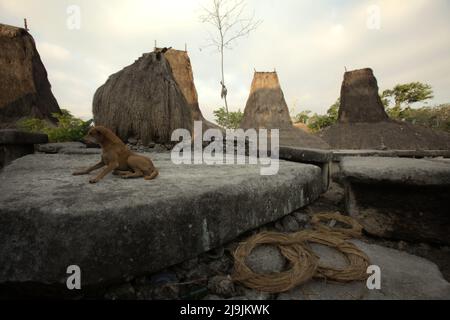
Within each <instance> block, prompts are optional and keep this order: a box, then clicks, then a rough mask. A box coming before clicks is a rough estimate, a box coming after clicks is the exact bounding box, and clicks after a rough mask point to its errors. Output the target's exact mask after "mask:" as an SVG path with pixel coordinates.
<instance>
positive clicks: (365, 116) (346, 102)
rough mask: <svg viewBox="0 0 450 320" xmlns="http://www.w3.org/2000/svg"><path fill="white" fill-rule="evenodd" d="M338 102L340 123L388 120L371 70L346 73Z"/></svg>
mask: <svg viewBox="0 0 450 320" xmlns="http://www.w3.org/2000/svg"><path fill="white" fill-rule="evenodd" d="M340 101H341V104H340V107H339V122H341V123H354V122H379V121H384V120H387V119H389V117H388V115H387V113H386V111H385V110H384V106H383V103H382V102H381V98H380V95H379V94H378V83H377V79H376V78H375V77H374V75H373V71H372V69H368V68H367V69H361V70H355V71H351V72H346V73H345V74H344V81H343V82H342V87H341V99H340Z"/></svg>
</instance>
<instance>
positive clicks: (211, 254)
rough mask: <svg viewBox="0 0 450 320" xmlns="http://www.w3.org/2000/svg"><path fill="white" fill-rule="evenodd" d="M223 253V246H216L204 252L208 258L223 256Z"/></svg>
mask: <svg viewBox="0 0 450 320" xmlns="http://www.w3.org/2000/svg"><path fill="white" fill-rule="evenodd" d="M224 253H225V249H224V247H218V248H215V249H212V250H210V251H208V252H207V253H206V256H207V257H208V258H210V259H214V260H215V259H220V258H221V257H223V254H224Z"/></svg>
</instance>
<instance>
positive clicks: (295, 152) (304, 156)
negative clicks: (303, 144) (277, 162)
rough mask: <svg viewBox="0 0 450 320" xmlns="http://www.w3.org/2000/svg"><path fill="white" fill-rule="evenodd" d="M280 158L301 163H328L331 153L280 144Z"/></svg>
mask: <svg viewBox="0 0 450 320" xmlns="http://www.w3.org/2000/svg"><path fill="white" fill-rule="evenodd" d="M279 154H280V159H284V160H289V161H295V162H303V163H314V164H316V163H328V162H330V161H331V159H332V156H333V153H332V152H331V151H329V150H322V149H307V148H295V147H285V146H280V150H279Z"/></svg>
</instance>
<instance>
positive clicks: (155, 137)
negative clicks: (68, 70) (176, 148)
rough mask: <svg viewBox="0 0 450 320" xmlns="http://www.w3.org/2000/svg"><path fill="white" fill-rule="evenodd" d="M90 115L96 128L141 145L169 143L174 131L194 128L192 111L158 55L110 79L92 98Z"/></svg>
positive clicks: (143, 59) (162, 55)
mask: <svg viewBox="0 0 450 320" xmlns="http://www.w3.org/2000/svg"><path fill="white" fill-rule="evenodd" d="M93 113H94V121H95V123H96V124H98V125H103V126H106V127H108V128H110V129H111V130H113V131H114V132H115V133H116V134H117V135H118V136H119V137H120V138H121V139H122V140H124V141H126V140H127V139H128V138H130V137H134V138H138V139H141V140H142V141H143V143H144V144H147V143H149V142H151V141H153V142H158V143H167V142H170V140H171V134H172V132H173V130H175V129H179V128H184V129H187V130H189V131H192V127H193V116H192V111H191V108H190V107H189V105H188V102H187V101H186V98H185V96H184V95H183V91H182V90H181V88H180V87H179V85H178V83H177V81H176V80H175V78H174V75H173V73H172V69H171V67H170V64H169V62H168V61H167V59H166V58H165V55H164V54H163V53H161V52H159V51H157V52H152V53H147V54H144V55H143V56H142V57H141V58H139V59H138V60H137V61H136V62H134V63H133V64H132V65H130V66H128V67H126V68H124V69H123V70H121V71H119V72H117V73H115V74H113V75H111V76H110V77H109V79H108V80H107V81H106V83H105V84H104V85H103V86H101V87H100V88H98V89H97V92H96V93H95V95H94V102H93Z"/></svg>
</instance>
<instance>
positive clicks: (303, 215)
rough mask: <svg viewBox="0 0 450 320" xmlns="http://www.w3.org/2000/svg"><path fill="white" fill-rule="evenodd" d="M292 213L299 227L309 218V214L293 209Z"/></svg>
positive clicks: (304, 224) (306, 222)
mask: <svg viewBox="0 0 450 320" xmlns="http://www.w3.org/2000/svg"><path fill="white" fill-rule="evenodd" d="M292 215H293V216H294V218H295V220H297V222H298V224H299V226H300V227H305V226H306V225H307V224H308V223H309V221H310V219H311V218H310V216H309V214H307V213H304V212H300V211H295V212H294V213H293V214H292Z"/></svg>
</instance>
